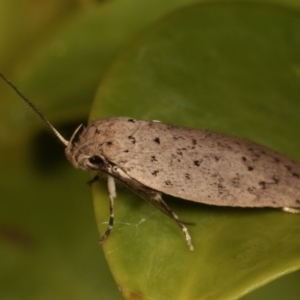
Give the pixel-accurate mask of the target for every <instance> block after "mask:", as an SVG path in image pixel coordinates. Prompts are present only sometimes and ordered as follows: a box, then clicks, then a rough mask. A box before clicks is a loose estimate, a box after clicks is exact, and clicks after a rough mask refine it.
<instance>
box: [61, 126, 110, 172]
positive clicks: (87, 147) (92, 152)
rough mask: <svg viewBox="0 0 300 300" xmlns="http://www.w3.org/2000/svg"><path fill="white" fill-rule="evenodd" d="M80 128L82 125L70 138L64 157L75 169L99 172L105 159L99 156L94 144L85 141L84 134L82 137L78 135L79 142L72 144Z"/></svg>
mask: <svg viewBox="0 0 300 300" xmlns="http://www.w3.org/2000/svg"><path fill="white" fill-rule="evenodd" d="M81 127H82V125H80V126H78V127H77V129H76V130H75V131H74V133H73V135H72V136H71V139H70V141H69V142H68V145H67V147H66V149H65V154H66V157H67V159H68V160H69V161H70V162H71V164H72V165H73V166H74V167H75V168H77V169H82V170H93V171H97V170H101V169H102V168H103V167H104V166H105V165H106V164H107V162H106V159H105V158H104V157H103V156H102V155H101V154H100V151H99V149H97V148H96V147H95V144H94V143H91V140H90V139H87V140H85V138H84V132H83V135H82V134H81V135H80V137H79V142H78V143H75V142H74V139H75V137H76V135H77V133H78V131H79V130H80V128H81ZM87 129H88V128H87ZM87 129H86V130H87Z"/></svg>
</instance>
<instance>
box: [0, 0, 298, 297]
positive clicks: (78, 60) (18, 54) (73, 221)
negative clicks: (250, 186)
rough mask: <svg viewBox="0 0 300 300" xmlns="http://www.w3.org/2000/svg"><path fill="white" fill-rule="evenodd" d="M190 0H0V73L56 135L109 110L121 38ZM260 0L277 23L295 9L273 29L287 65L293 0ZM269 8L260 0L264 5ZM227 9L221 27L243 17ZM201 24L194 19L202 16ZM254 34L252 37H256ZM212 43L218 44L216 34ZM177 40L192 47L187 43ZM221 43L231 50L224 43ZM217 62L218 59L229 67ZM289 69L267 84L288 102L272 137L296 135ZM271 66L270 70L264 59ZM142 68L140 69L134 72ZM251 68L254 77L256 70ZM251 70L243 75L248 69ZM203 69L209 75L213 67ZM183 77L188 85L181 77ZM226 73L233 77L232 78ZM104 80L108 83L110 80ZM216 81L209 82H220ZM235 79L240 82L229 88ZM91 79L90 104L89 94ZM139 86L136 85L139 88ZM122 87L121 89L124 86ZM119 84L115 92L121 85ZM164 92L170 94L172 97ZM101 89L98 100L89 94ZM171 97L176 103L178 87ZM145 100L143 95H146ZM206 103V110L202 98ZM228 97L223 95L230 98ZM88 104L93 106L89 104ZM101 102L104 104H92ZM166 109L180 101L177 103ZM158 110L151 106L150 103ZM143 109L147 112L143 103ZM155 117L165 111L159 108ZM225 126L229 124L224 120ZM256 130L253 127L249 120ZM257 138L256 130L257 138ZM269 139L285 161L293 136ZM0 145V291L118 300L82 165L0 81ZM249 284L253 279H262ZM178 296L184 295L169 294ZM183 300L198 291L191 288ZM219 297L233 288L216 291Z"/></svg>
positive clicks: (288, 285)
mask: <svg viewBox="0 0 300 300" xmlns="http://www.w3.org/2000/svg"><path fill="white" fill-rule="evenodd" d="M196 2H199V3H202V2H203V3H204V1H192V0H190V1H188V0H175V1H174V0H151V1H148V0H144V1H140V0H126V1H125V0H109V1H100V0H99V1H96V0H43V1H38V0H31V1H28V0H27V1H26V0H14V1H11V0H0V41H1V43H0V45H1V46H0V72H1V73H3V74H5V75H6V76H7V77H8V78H9V79H10V80H11V81H12V82H13V83H14V84H15V85H16V86H17V87H18V88H19V89H20V90H21V91H22V92H23V93H24V94H25V95H26V96H27V97H28V98H29V99H31V100H32V101H33V102H34V103H35V104H36V105H37V106H38V108H39V109H40V110H41V111H42V112H43V113H44V114H45V116H46V117H47V118H48V119H49V120H50V121H51V122H52V124H54V126H55V127H56V128H57V129H58V130H59V131H60V132H61V133H62V135H63V136H64V137H65V138H66V139H68V138H69V137H70V135H71V134H72V132H73V130H74V129H75V128H76V127H77V126H78V125H79V124H81V123H83V124H87V123H88V120H89V117H90V116H91V118H92V119H93V118H96V117H97V116H99V115H100V114H103V115H105V114H107V115H111V114H112V113H113V112H112V111H113V110H112V108H111V106H114V105H115V103H119V102H118V101H116V100H115V102H112V101H110V99H112V98H113V99H118V96H116V95H114V94H113V91H115V90H116V89H113V88H112V87H115V86H114V84H112V83H111V78H112V77H113V75H112V74H114V70H115V68H114V66H116V65H117V67H116V68H121V67H120V65H122V63H121V64H120V61H121V62H123V61H122V59H123V60H124V61H125V59H124V57H123V58H122V55H121V56H120V53H123V52H124V53H127V54H128V53H130V51H128V47H131V46H132V45H134V43H135V40H136V39H138V38H141V37H143V36H144V33H145V32H147V30H149V28H156V26H159V24H160V22H161V20H164V18H167V16H169V15H172V14H173V13H176V12H178V11H179V10H180V9H181V8H186V7H189V5H191V4H193V3H196ZM221 2H224V3H225V1H221ZM236 2H238V1H236ZM206 3H210V1H206ZM239 3H244V4H245V7H246V8H247V5H248V4H249V3H251V1H249V2H246V1H240V2H239ZM267 3H270V4H275V6H274V7H276V10H277V9H278V8H277V6H279V7H280V5H283V6H282V11H283V15H284V18H283V19H282V20H281V21H278V20H277V21H276V22H279V23H280V22H282V24H283V28H284V24H286V23H287V22H288V21H287V19H288V17H289V16H290V15H291V16H294V19H295V20H297V19H299V23H297V21H293V22H294V23H293V24H289V26H290V27H289V28H292V27H293V26H294V30H291V31H288V33H287V34H285V33H284V29H283V32H280V33H278V34H280V36H281V37H283V38H282V39H283V40H284V39H285V37H286V39H288V38H291V36H290V35H292V34H293V35H294V36H293V37H294V38H295V40H297V43H295V45H294V49H293V50H291V49H290V48H289V49H288V50H287V52H285V53H292V54H291V56H292V57H293V58H294V59H295V61H297V63H298V62H299V60H300V55H299V54H298V56H297V54H295V53H297V51H298V50H299V48H298V47H299V43H298V36H299V32H300V30H299V29H300V27H298V26H299V25H300V14H299V11H298V10H299V5H300V2H299V1H298V0H294V1H292V0H290V1H283V0H282V1H271V0H270V1H261V3H260V4H261V5H262V6H265V5H267ZM214 5H216V6H217V4H214ZM243 9H244V8H243ZM273 9H274V8H273V6H271V8H270V11H273ZM286 15H287V17H286ZM231 17H232V20H233V21H232V24H231V25H230V26H233V27H234V26H235V24H236V23H235V22H237V24H238V21H239V19H243V17H245V16H239V15H238V14H232V16H231ZM278 18H279V19H280V17H278ZM285 18H286V19H285ZM229 19H230V18H229ZM258 19H259V20H262V19H263V18H258ZM294 19H293V20H294ZM215 21H216V24H217V26H216V27H217V29H216V30H220V28H222V22H223V21H222V13H221V12H220V13H218V16H217V17H216V20H215ZM266 22H268V20H266ZM200 23H201V22H200ZM254 23H255V22H254ZM226 24H227V25H228V23H226ZM201 26H203V27H204V28H205V26H206V23H205V21H203V23H201ZM228 26H229V25H228ZM256 26H257V27H262V28H264V24H259V23H257V24H256ZM278 26H279V27H280V25H278ZM242 34H243V31H242V30H241V35H242ZM145 35H147V34H145ZM220 35H222V32H221V31H220ZM150 36H151V34H150ZM261 38H262V39H264V36H263V35H262V36H261ZM299 39H300V38H299ZM287 44H288V43H287ZM128 45H131V46H128ZM222 46H226V45H225V43H223V44H222ZM132 47H133V48H134V47H135V46H132ZM289 47H290V44H289ZM189 48H193V43H192V42H191V46H190V47H189ZM241 48H243V46H242V47H241ZM126 51H127V52H126ZM233 52H234V51H233ZM141 53H142V52H141ZM141 53H140V54H141ZM228 53H231V50H230V49H229V50H228ZM285 53H284V54H285ZM298 53H300V52H298ZM210 54H211V55H210V57H206V58H207V59H208V61H211V62H212V65H214V64H217V63H218V58H219V56H218V53H217V54H216V53H214V52H213V51H211V52H210ZM215 54H216V55H215ZM248 54H249V53H248ZM252 54H253V53H252ZM252 54H251V55H252ZM197 55H198V52H197V53H195V57H196V56H197ZM234 55H235V54H234V53H233V56H234ZM199 56H201V55H200V54H199ZM253 56H255V54H253ZM266 56H267V55H266ZM283 56H284V55H283ZM117 57H118V59H117V63H115V60H116V58H117ZM120 57H121V58H120ZM125 57H126V55H125ZM141 57H142V54H141V55H140V56H139V57H137V58H134V59H133V58H130V59H128V61H131V60H133V61H135V62H137V65H138V63H139V60H138V59H142V58H141ZM249 57H250V55H249ZM127 58H128V57H127ZM127 58H126V59H127ZM285 59H287V58H286V57H283V58H282V60H283V61H284V60H285ZM287 60H288V59H287ZM258 64H262V65H263V64H264V61H259V62H258ZM249 65H251V64H249ZM111 66H113V67H111ZM227 67H228V68H229V69H230V66H226V68H227ZM293 67H294V69H293V74H294V75H293V76H295V77H293V78H292V79H291V78H290V77H289V76H290V73H285V74H284V76H285V75H286V77H284V76H283V77H284V78H285V79H284V80H283V81H280V82H278V86H279V88H280V89H281V88H282V91H283V90H284V92H283V96H282V97H286V98H287V99H288V98H289V97H290V98H289V99H292V100H291V101H292V102H293V103H294V104H295V106H293V109H290V110H289V109H287V110H286V111H285V110H284V109H282V108H280V109H279V110H281V111H284V113H285V117H286V118H287V119H288V118H289V117H290V123H289V124H288V125H286V128H283V127H284V126H285V125H282V124H286V122H285V121H284V122H283V123H280V124H279V125H278V128H279V129H278V130H279V131H280V130H282V132H281V133H280V134H281V136H284V135H285V134H286V132H291V130H294V131H292V133H291V136H292V135H293V136H294V137H295V136H297V134H299V132H298V128H299V127H297V126H298V125H299V122H298V120H299V118H298V117H299V116H298V115H297V109H295V107H296V108H297V107H298V108H299V103H298V102H299V101H298V100H297V98H298V97H299V93H298V87H297V85H298V86H299V74H300V73H299V67H298V65H297V64H294V65H293ZM233 68H235V66H233ZM149 70H150V69H147V70H146V71H145V73H147V71H149ZM274 70H275V71H274V72H277V71H278V70H277V69H276V68H275V69H274ZM219 71H220V72H221V71H222V70H221V69H219ZM272 72H273V71H272V68H270V69H268V73H272ZM150 73H151V72H150V71H149V72H148V73H147V74H145V76H148V75H149V74H150ZM220 74H221V73H219V74H218V76H219V75H220ZM260 74H261V76H262V78H263V77H264V76H265V75H266V74H263V73H260ZM258 75H259V74H256V75H255V76H253V75H251V76H253V78H255V77H256V78H257V77H258ZM140 76H143V75H140ZM211 76H212V77H214V76H215V74H214V73H213V74H212V75H211ZM187 77H188V76H187ZM204 77H205V76H204ZM208 77H209V76H208ZM149 78H151V76H150V75H149ZM193 78H194V77H193ZM237 78H238V77H237ZM237 78H236V79H237ZM160 79H161V78H160ZM163 80H164V79H162V82H163ZM186 80H189V82H191V84H193V83H194V82H193V81H191V80H190V79H189V78H187V79H186ZM231 80H235V78H234V77H232V78H231ZM285 80H286V81H285ZM250 81H251V80H250ZM101 82H104V85H103V86H104V87H107V86H108V87H110V89H105V88H101ZM116 82H117V83H116V87H118V81H117V80H116ZM132 82H134V80H132ZM274 82H275V81H274ZM274 82H273V83H274ZM286 82H292V83H291V84H290V83H289V84H287V83H286ZM218 83H219V84H220V81H219V82H218ZM99 84H100V88H99ZM243 84H244V83H243V82H240V86H243ZM149 85H151V84H149V82H147V86H148V87H149ZM221 85H222V84H220V86H221ZM186 86H188V85H186ZM215 86H216V85H214V84H213V83H211V85H210V83H209V81H208V83H207V84H206V85H203V86H201V87H200V88H201V90H204V91H205V89H207V91H214V90H215ZM227 86H228V85H227V84H225V87H224V90H219V96H220V97H223V96H225V97H226V95H228V94H229V92H228V91H227ZM98 88H99V91H98V97H97V98H96V100H97V101H98V102H97V103H96V104H93V100H94V99H95V96H96V94H97V90H98ZM143 88H144V87H143V86H141V90H142V89H143ZM248 88H249V87H248ZM272 88H273V86H270V90H272ZM128 89H129V88H128ZM133 89H134V88H133ZM133 89H131V90H130V92H128V96H127V97H128V98H130V99H134V101H135V103H136V101H137V100H136V98H134V97H131V96H132V95H131V93H132V90H133ZM249 89H251V87H250V88H249ZM124 90H125V92H126V89H125V88H124ZM154 90H155V89H154ZM120 91H122V92H123V90H122V87H121V89H120ZM207 91H205V92H204V93H203V95H202V94H201V95H199V94H197V97H198V98H199V97H200V96H201V97H202V96H204V97H205V93H206V92H207ZM235 92H236V91H234V92H233V93H231V94H230V97H233V94H234V93H235ZM242 92H244V91H242ZM236 94H237V93H236ZM176 95H178V94H174V95H173V96H174V97H175V96H176ZM273 96H274V98H276V97H277V94H276V93H275V92H274V95H273ZM230 97H229V98H230ZM102 98H103V99H104V100H103V103H104V104H101V103H102V102H101V100H100V99H102ZM274 98H271V100H274ZM145 101H146V100H145ZM176 101H180V99H179V96H178V99H176ZM176 101H175V102H176ZM100 102H101V103H100ZM99 103H100V104H99ZM147 103H148V104H147V105H149V104H151V102H150V100H149V101H148V102H147ZM227 104H228V103H227ZM92 105H94V106H92ZM105 105H106V106H105ZM145 105H146V104H145ZM166 105H167V104H166V103H162V107H164V108H166V107H173V106H166ZM210 105H211V106H216V109H218V106H217V105H215V104H214V103H213V104H210ZM228 105H229V106H230V105H233V102H232V104H230V103H229V104H228ZM297 105H298V106H297ZM124 106H125V105H124V104H123V105H122V106H121V107H119V109H120V114H122V113H123V111H122V109H123V107H124ZM92 107H94V108H95V109H94V111H92V112H91V108H92ZM106 107H107V110H106V111H101V113H100V114H99V113H98V112H99V110H100V109H101V110H105V108H106ZM284 107H285V106H284ZM227 108H228V107H227ZM264 108H265V107H264V105H262V110H261V111H260V112H262V115H259V114H258V115H255V117H254V118H257V120H258V123H259V122H260V121H259V120H260V119H259V118H260V117H261V118H262V119H263V118H264V116H265V115H264ZM178 109H179V111H180V110H181V106H180V105H179V108H178ZM187 109H190V113H191V114H192V113H193V112H195V114H196V113H197V111H195V110H194V109H193V107H192V108H191V107H190V108H187ZM124 111H125V110H124ZM148 111H149V110H148ZM163 111H164V109H162V108H161V109H160V112H163ZM221 113H222V112H221ZM124 114H125V115H126V113H124ZM127 114H128V113H127ZM162 114H163V113H162ZM211 115H213V112H211V113H210V112H209V111H207V112H206V114H204V115H203V120H204V121H203V124H200V125H203V126H207V127H209V128H212V129H218V126H219V127H220V128H223V129H224V128H225V130H226V129H227V128H226V126H227V125H224V124H225V123H226V122H225V123H222V121H216V119H213V118H211ZM232 115H236V111H233V112H232ZM270 115H274V112H272V111H271V112H270ZM132 116H134V117H138V116H139V115H138V112H137V111H135V110H133V113H132ZM146 116H147V117H150V116H151V117H152V115H151V114H150V113H149V115H146ZM160 117H161V116H160ZM252 117H253V115H252V116H251V118H252ZM162 118H163V117H162ZM166 118H167V119H168V116H167V117H166ZM228 118H229V119H230V118H231V119H234V117H232V116H231V114H228ZM297 118H298V119H297ZM241 119H243V115H242V114H241V116H237V120H239V121H241ZM267 123H268V122H267V121H266V124H267ZM204 124H205V125H204ZM206 124H208V125H206ZM226 124H227V123H226ZM237 124H238V123H236V124H234V128H235V129H234V130H236V133H237V134H239V128H238V127H239V126H237ZM259 124H260V123H259ZM263 124H264V123H263ZM270 124H273V123H272V122H271V123H270ZM224 126H225V127H224ZM265 126H266V127H267V130H266V134H269V132H270V131H271V130H272V128H274V127H272V126H271V125H270V128H269V127H268V126H269V125H268V124H267V125H265ZM241 127H242V126H241ZM271 127H272V128H271ZM228 128H229V129H230V126H229V125H228ZM291 128H292V129H291ZM260 129H261V128H259V126H257V128H256V130H257V131H259V130H260ZM234 130H233V131H234ZM245 132H248V134H249V138H251V137H254V136H255V133H253V132H252V131H251V129H248V128H245ZM257 139H258V141H259V139H261V140H264V137H263V136H262V137H258V138H257ZM274 141H275V142H277V145H278V149H277V150H282V151H283V152H284V151H286V153H289V154H290V156H291V157H292V158H294V159H299V158H300V156H299V154H298V153H297V152H298V150H299V143H290V144H287V143H286V142H285V140H284V139H281V140H280V138H278V137H276V136H275V137H273V136H272V138H271V139H270V141H269V140H268V142H267V143H270V145H272V142H274ZM275 142H274V143H275ZM0 154H1V155H0V166H1V172H0V299H3V300H6V299H7V300H8V299H9V300H14V299H15V300H19V299H43V300H44V299H114V300H115V299H116V300H118V299H123V297H122V296H121V293H120V292H119V290H118V288H117V284H116V283H115V281H114V279H113V276H112V275H111V272H110V270H109V268H108V264H107V262H106V260H105V256H104V253H103V250H102V247H101V246H100V245H99V244H98V241H99V233H98V230H97V222H96V219H95V213H94V208H93V202H92V192H91V189H90V187H89V186H88V185H86V184H85V183H86V182H87V181H88V180H89V174H88V173H84V172H81V171H76V170H74V168H73V167H72V166H71V165H70V164H69V162H68V161H67V160H66V159H65V156H64V147H63V145H61V144H60V142H59V141H57V140H56V138H55V137H54V136H53V135H51V133H49V130H48V129H47V128H46V126H45V125H44V124H42V122H41V121H40V120H39V119H38V118H37V117H36V116H35V115H34V114H33V113H32V112H31V110H30V108H28V107H27V106H26V105H25V104H24V103H23V102H22V101H21V99H19V97H18V96H17V95H16V94H15V93H14V92H13V91H12V90H11V88H10V87H8V86H7V84H6V83H5V82H2V81H0ZM105 201H106V199H105ZM297 247H298V246H297ZM297 249H298V248H297ZM294 260H295V264H294V267H291V264H290V265H289V266H288V267H287V268H286V269H287V270H288V271H286V273H289V272H290V271H292V270H296V269H298V265H299V258H298V257H297V255H296V254H295V258H294ZM144 271H145V270H144ZM118 276H119V275H118ZM272 276H273V275H272ZM272 276H271V277H272ZM277 276H278V275H274V277H277ZM299 276H300V275H299V273H293V274H290V275H287V276H285V277H283V278H281V279H278V280H277V281H274V282H273V283H271V284H269V285H267V286H266V287H264V288H261V289H259V290H258V291H255V292H253V293H252V294H249V295H248V296H245V297H244V298H243V299H245V300H246V299H248V300H250V299H266V297H269V298H271V297H272V299H298V295H299V288H298V289H297V286H298V282H299ZM118 278H119V277H118ZM266 281H269V279H266ZM261 282H264V278H262V279H261ZM261 284H262V283H260V284H258V285H261ZM233 289H234V288H233ZM251 289H253V286H251ZM243 293H246V289H245V288H244V289H243V291H242V292H241V293H240V295H242V294H243ZM235 295H236V294H235ZM133 296H135V297H136V298H134V297H133ZM131 297H133V298H130V297H129V296H128V295H127V299H142V298H139V297H140V295H136V294H135V295H133V294H131ZM195 297H196V296H195ZM288 297H289V298H288ZM143 299H150V298H143ZM151 299H152V298H151ZM161 299H163V298H161ZM173 299H174V298H173ZM180 299H191V298H190V296H186V298H185V297H184V296H182V295H181V298H180ZM193 299H194V298H193ZM195 299H208V298H202V297H201V296H199V295H198V296H197V297H196V298H195ZM220 299H221V298H220ZM222 299H223V298H222ZM224 299H233V298H230V297H229V296H228V297H227V296H226V297H225V298H224Z"/></svg>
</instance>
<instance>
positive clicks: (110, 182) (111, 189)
mask: <svg viewBox="0 0 300 300" xmlns="http://www.w3.org/2000/svg"><path fill="white" fill-rule="evenodd" d="M107 188H108V196H109V211H110V216H109V221H108V227H107V228H106V230H105V233H104V234H103V235H102V237H101V239H100V244H103V243H104V242H105V240H106V239H107V238H108V236H109V235H110V232H111V230H112V228H113V226H114V215H115V211H114V200H115V198H116V196H117V194H116V184H115V180H114V178H113V177H111V176H109V175H108V176H107Z"/></svg>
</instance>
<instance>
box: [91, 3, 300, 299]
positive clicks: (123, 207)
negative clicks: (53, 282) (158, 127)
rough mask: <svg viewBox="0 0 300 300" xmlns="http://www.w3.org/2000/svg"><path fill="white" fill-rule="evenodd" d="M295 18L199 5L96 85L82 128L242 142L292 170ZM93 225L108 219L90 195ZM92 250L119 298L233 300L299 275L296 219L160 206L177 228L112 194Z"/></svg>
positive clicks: (161, 26)
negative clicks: (107, 124)
mask: <svg viewBox="0 0 300 300" xmlns="http://www.w3.org/2000/svg"><path fill="white" fill-rule="evenodd" d="M299 30H300V14H299V13H298V11H296V10H292V9H288V8H285V7H280V6H272V5H267V4H256V3H209V4H208V3H206V4H197V5H193V6H190V7H187V8H184V9H181V10H178V11H177V12H176V13H174V14H172V15H170V16H168V17H167V18H164V19H163V20H161V21H160V22H157V23H156V24H155V25H154V26H153V27H152V28H151V29H150V30H148V31H147V32H144V34H143V35H140V37H139V39H137V40H135V41H134V42H132V44H131V45H129V46H128V47H127V48H126V49H125V50H124V51H123V53H122V54H121V55H120V56H119V58H118V59H117V60H116V61H115V62H114V64H113V66H112V67H111V68H110V70H109V72H108V74H107V76H106V78H105V79H104V80H103V82H102V83H101V85H100V88H99V91H98V94H97V97H96V101H95V103H94V107H93V110H92V113H91V119H100V118H104V117H108V116H131V117H135V118H139V119H146V120H147V119H149V120H151V119H156V120H161V121H163V122H166V123H172V124H176V125H181V126H191V127H195V128H199V129H209V130H214V131H219V132H225V133H228V134H231V135H235V136H240V137H244V138H248V139H250V140H253V141H255V142H258V143H260V144H264V145H266V146H269V147H270V148H272V149H274V150H277V151H280V152H282V153H284V154H286V155H288V156H290V157H291V158H293V159H296V160H298V161H300V154H299V148H300V142H299V139H298V138H297V137H298V135H299V128H300V113H299V112H300V102H299V94H300V84H299V74H300V73H299V67H300V55H299V53H300V36H299V34H298V33H299ZM93 192H94V204H95V210H96V217H97V222H98V227H99V230H100V232H101V233H103V232H104V230H105V228H106V226H107V223H106V221H107V220H108V216H109V214H108V200H107V193H106V192H105V186H104V184H102V185H99V186H97V185H95V187H94V191H93ZM118 193H119V194H118V198H117V201H116V204H115V206H116V212H115V220H116V222H115V227H114V230H113V232H112V234H111V236H110V238H109V239H108V240H107V241H106V243H105V244H104V250H105V253H106V258H107V260H108V263H109V265H110V268H111V271H112V273H113V276H114V278H115V280H116V282H117V284H118V286H119V288H120V290H121V291H122V293H123V295H124V296H125V298H126V299H142V298H147V299H156V300H159V299H201V300H203V299H218V300H219V299H220V300H221V299H237V298H240V297H242V296H243V295H245V294H246V293H248V292H249V291H251V290H254V289H256V288H257V287H259V286H262V285H264V284H266V283H268V282H270V281H271V280H274V279H275V278H277V277H279V276H282V275H284V274H287V273H290V272H292V271H295V270H297V269H298V268H299V265H300V255H299V253H300V252H299V250H300V240H299V238H298V235H299V232H300V219H299V216H297V215H291V214H287V213H283V212H281V211H279V210H274V209H240V208H224V207H211V206H206V205H202V204H197V203H191V202H188V201H184V200H179V199H173V198H171V197H165V198H166V200H167V202H168V203H169V205H170V206H171V207H172V209H173V210H174V211H175V212H176V213H178V215H179V217H180V218H181V219H182V220H184V221H188V222H193V223H195V226H189V230H190V233H191V236H192V239H193V242H194V246H195V251H194V252H190V251H189V250H188V247H187V245H186V243H185V241H184V238H183V235H182V233H181V231H180V229H179V228H177V225H176V224H175V222H174V221H172V220H170V219H169V218H167V217H165V216H164V215H162V214H161V213H160V212H158V211H157V210H156V209H155V208H153V207H152V206H150V204H148V203H145V202H144V201H142V200H141V199H139V198H138V197H136V196H134V195H133V194H132V193H131V192H127V191H125V190H124V189H119V192H118Z"/></svg>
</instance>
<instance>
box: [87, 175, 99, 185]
mask: <svg viewBox="0 0 300 300" xmlns="http://www.w3.org/2000/svg"><path fill="white" fill-rule="evenodd" d="M98 179H99V175H96V176H94V177H93V178H91V179H90V180H89V181H88V182H87V184H88V185H90V186H91V185H92V184H93V183H94V182H96V181H97V180H98Z"/></svg>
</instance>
